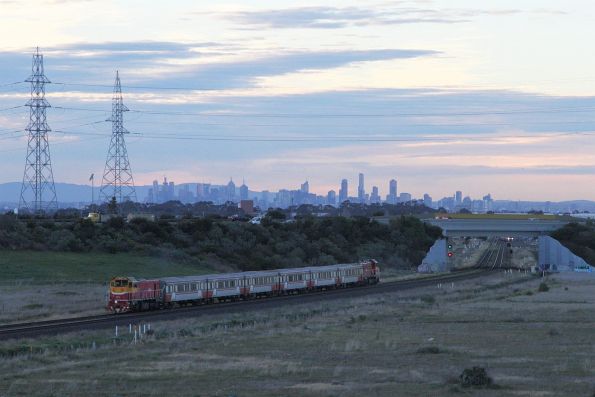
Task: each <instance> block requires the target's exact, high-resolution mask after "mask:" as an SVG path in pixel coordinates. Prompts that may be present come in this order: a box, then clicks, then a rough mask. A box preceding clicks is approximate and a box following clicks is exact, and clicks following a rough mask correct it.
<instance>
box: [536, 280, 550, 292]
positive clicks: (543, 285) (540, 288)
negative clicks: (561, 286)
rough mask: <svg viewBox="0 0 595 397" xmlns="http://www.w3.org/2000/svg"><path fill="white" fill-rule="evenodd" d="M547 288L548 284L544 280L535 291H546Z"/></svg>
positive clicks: (548, 288)
mask: <svg viewBox="0 0 595 397" xmlns="http://www.w3.org/2000/svg"><path fill="white" fill-rule="evenodd" d="M549 290H550V287H548V285H547V284H546V283H545V282H542V283H541V284H539V288H537V292H548V291H549Z"/></svg>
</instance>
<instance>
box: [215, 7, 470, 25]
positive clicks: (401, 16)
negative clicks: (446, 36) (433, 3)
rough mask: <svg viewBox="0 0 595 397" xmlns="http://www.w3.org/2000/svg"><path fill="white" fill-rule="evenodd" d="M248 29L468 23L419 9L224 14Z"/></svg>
mask: <svg viewBox="0 0 595 397" xmlns="http://www.w3.org/2000/svg"><path fill="white" fill-rule="evenodd" d="M222 16H224V17H225V18H228V19H231V20H233V21H235V22H237V23H240V24H242V25H246V26H254V27H268V28H319V29H336V28H343V27H347V26H351V25H360V26H361V25H376V24H379V25H397V24H411V23H457V22H464V21H465V20H463V19H460V18H458V17H456V18H455V17H450V16H444V15H441V14H440V13H439V12H437V11H434V10H427V9H419V8H396V9H379V10H373V9H365V8H358V7H346V8H336V7H300V8H288V9H271V10H264V11H244V12H232V13H227V14H223V15H222Z"/></svg>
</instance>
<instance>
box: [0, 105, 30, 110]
mask: <svg viewBox="0 0 595 397" xmlns="http://www.w3.org/2000/svg"><path fill="white" fill-rule="evenodd" d="M24 107H25V106H24V105H19V106H13V107H10V108H3V109H0V112H4V111H7V110H13V109H19V108H24Z"/></svg>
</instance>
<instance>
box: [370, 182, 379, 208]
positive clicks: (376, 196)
mask: <svg viewBox="0 0 595 397" xmlns="http://www.w3.org/2000/svg"><path fill="white" fill-rule="evenodd" d="M370 203H373V204H378V203H380V194H378V186H372V194H371V195H370Z"/></svg>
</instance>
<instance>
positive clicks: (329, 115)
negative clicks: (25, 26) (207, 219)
mask: <svg viewBox="0 0 595 397" xmlns="http://www.w3.org/2000/svg"><path fill="white" fill-rule="evenodd" d="M54 109H63V110H74V111H87V112H103V113H106V112H107V111H106V110H102V109H92V108H80V107H66V106H55V107H54ZM592 111H595V107H581V108H552V109H527V110H509V111H504V110H502V111H486V112H458V113H445V112H443V113H359V114H357V113H355V114H354V113H334V114H333V113H205V112H166V111H158V110H139V109H130V112H131V113H140V114H147V115H159V116H163V115H165V116H167V115H171V116H199V117H233V118H238V117H246V118H247V117H259V118H291V119H293V118H358V117H361V118H397V117H457V116H488V115H514V114H534V113H537V114H539V113H565V112H569V113H581V112H592Z"/></svg>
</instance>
